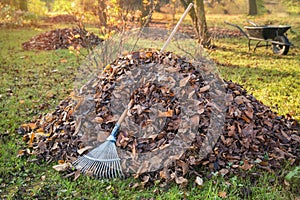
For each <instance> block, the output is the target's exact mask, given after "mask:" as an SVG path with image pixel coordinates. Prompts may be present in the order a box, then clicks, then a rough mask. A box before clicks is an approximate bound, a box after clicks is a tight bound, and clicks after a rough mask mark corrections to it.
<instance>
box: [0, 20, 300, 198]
mask: <svg viewBox="0 0 300 200" xmlns="http://www.w3.org/2000/svg"><path fill="white" fill-rule="evenodd" d="M246 18H247V17H246V16H243V15H240V16H236V15H235V16H222V15H208V16H207V19H208V24H209V25H213V26H218V27H222V28H224V27H225V25H224V24H223V20H224V19H226V20H228V21H231V22H233V23H237V24H243V23H245V19H246ZM251 20H255V21H256V22H261V23H262V22H264V21H272V20H273V19H272V18H271V16H260V17H257V18H254V19H253V18H251ZM274 23H283V24H291V25H292V27H293V29H292V31H293V32H291V33H290V35H289V38H290V40H291V42H292V43H293V44H294V45H295V46H294V47H292V48H291V49H290V52H289V54H288V55H287V56H278V55H274V54H272V51H271V50H270V49H268V50H265V49H264V48H260V49H258V50H257V51H256V52H253V51H250V52H248V49H247V40H246V39H245V38H233V39H217V40H214V41H213V43H214V45H215V46H216V48H215V49H212V50H208V51H207V53H208V54H209V57H210V58H211V59H212V60H213V61H215V63H216V66H217V68H218V70H219V71H220V73H221V75H222V77H223V78H224V79H226V80H233V81H234V82H237V83H239V84H242V85H243V86H244V87H245V88H246V89H247V90H248V92H249V93H251V94H253V95H254V96H255V97H256V98H257V99H259V100H260V101H262V102H263V103H264V104H265V105H268V106H270V107H271V108H272V110H274V111H276V112H278V113H279V114H280V115H286V114H288V115H290V116H292V117H293V118H295V119H297V120H300V107H299V106H300V96H299V95H300V93H299V91H300V49H299V47H300V34H299V33H300V28H299V25H300V19H299V17H298V16H290V17H285V18H281V20H280V21H278V20H277V19H276V20H274ZM63 26H65V25H64V24H59V25H55V26H54V25H53V26H52V27H44V28H18V29H17V28H1V29H0V44H1V49H0V63H1V67H0V72H1V76H2V79H1V82H0V138H1V140H0V197H1V199H151V198H152V199H221V198H228V199H296V198H299V196H300V191H299V189H298V188H297V183H296V184H295V185H296V187H295V186H294V185H293V184H291V185H290V186H288V184H287V182H284V181H283V180H284V176H285V175H286V174H287V173H288V172H290V171H292V170H293V169H294V168H295V166H283V167H282V171H279V172H275V173H271V172H264V171H258V172H257V173H258V174H257V176H253V175H252V176H250V175H249V176H246V177H240V176H231V177H229V178H226V179H225V178H223V177H219V176H213V177H212V178H211V179H207V178H204V184H203V186H198V185H197V184H195V183H194V182H193V181H191V183H190V184H189V185H188V186H187V187H186V188H181V187H180V186H177V185H175V184H171V185H168V186H165V187H160V183H159V182H157V183H155V185H154V186H153V187H149V188H143V187H142V186H141V184H139V183H140V181H139V180H136V179H134V178H129V179H126V180H113V181H103V180H96V179H93V178H90V177H87V176H80V177H79V179H78V180H76V181H73V179H72V178H71V177H65V176H64V175H65V174H60V173H58V172H56V171H55V170H53V169H52V166H53V165H55V164H56V163H43V162H42V163H40V164H36V163H35V162H34V157H29V158H18V157H17V155H18V151H19V149H21V147H22V146H24V145H26V144H24V142H23V141H22V136H21V135H19V134H18V132H17V130H18V128H19V126H20V125H21V124H23V123H26V122H29V121H31V120H32V119H34V118H36V117H38V116H39V115H41V114H44V113H47V112H48V111H51V110H53V109H54V108H55V106H56V105H57V104H58V103H59V101H61V100H63V99H64V98H65V97H67V96H68V95H69V94H70V93H71V91H72V90H73V87H74V78H76V71H77V69H78V67H79V66H80V65H81V64H82V62H84V56H85V55H86V54H87V52H86V51H85V50H82V52H81V55H80V56H76V55H74V54H72V53H70V52H69V50H54V51H24V50H22V47H21V43H23V42H25V41H27V40H28V39H30V38H31V37H32V36H35V35H36V34H38V33H41V32H44V31H45V30H49V29H54V28H57V27H63ZM226 27H227V26H226ZM227 28H231V27H227Z"/></svg>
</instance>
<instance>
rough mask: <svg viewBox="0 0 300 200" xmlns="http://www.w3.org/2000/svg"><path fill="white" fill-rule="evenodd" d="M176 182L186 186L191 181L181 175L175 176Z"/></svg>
mask: <svg viewBox="0 0 300 200" xmlns="http://www.w3.org/2000/svg"><path fill="white" fill-rule="evenodd" d="M175 182H176V183H177V184H179V185H180V186H182V187H186V186H187V184H188V182H189V181H188V180H187V179H186V178H183V177H182V176H180V177H175Z"/></svg>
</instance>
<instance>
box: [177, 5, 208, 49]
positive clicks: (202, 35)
mask: <svg viewBox="0 0 300 200" xmlns="http://www.w3.org/2000/svg"><path fill="white" fill-rule="evenodd" d="M180 1H181V3H182V5H183V6H184V8H185V9H186V8H187V7H188V5H189V4H190V3H192V2H193V0H180ZM193 3H194V9H191V11H190V13H189V15H190V17H191V18H192V21H193V24H194V28H195V31H196V37H197V39H198V42H199V43H200V44H201V45H202V46H203V47H205V48H208V47H210V35H209V32H208V28H207V23H206V17H205V9H204V1H203V0H194V2H193Z"/></svg>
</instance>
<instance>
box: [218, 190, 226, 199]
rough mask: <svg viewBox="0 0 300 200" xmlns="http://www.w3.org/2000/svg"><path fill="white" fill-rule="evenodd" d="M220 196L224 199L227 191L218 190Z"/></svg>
mask: <svg viewBox="0 0 300 200" xmlns="http://www.w3.org/2000/svg"><path fill="white" fill-rule="evenodd" d="M218 196H219V197H221V198H222V199H224V198H226V197H227V193H226V192H225V191H221V192H218Z"/></svg>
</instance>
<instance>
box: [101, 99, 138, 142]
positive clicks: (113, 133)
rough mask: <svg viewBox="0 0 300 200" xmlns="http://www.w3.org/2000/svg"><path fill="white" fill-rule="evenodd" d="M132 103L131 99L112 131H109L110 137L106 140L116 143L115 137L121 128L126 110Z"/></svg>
mask: <svg viewBox="0 0 300 200" xmlns="http://www.w3.org/2000/svg"><path fill="white" fill-rule="evenodd" d="M133 102H134V101H133V99H131V100H130V102H129V104H128V105H127V107H126V108H125V110H124V111H123V113H122V115H121V117H120V118H119V120H118V121H117V123H116V125H115V126H114V129H113V130H112V131H111V133H110V136H108V138H107V139H106V140H109V141H112V142H116V137H117V134H118V130H119V127H120V126H121V124H122V122H123V121H124V119H125V117H126V115H127V112H128V110H129V109H130V108H131V107H132V105H133Z"/></svg>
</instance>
